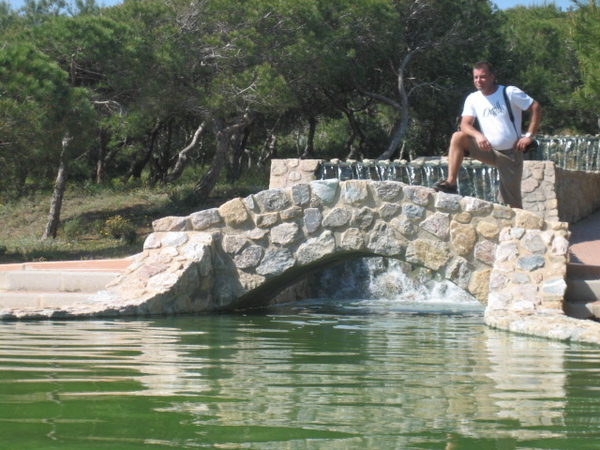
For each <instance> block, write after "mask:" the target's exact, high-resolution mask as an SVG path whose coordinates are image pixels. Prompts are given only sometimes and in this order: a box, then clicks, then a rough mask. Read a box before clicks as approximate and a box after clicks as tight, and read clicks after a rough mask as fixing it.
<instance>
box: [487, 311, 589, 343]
mask: <svg viewBox="0 0 600 450" xmlns="http://www.w3.org/2000/svg"><path fill="white" fill-rule="evenodd" d="M485 323H486V324H487V325H488V326H490V327H492V328H497V329H500V330H506V331H510V332H513V333H518V334H525V335H529V336H537V337H544V338H548V339H555V340H561V341H568V342H577V343H584V344H596V345H598V344H600V323H598V322H595V321H593V320H581V319H575V318H573V317H567V316H565V315H562V314H560V313H558V312H557V313H556V314H552V313H537V314H531V315H521V314H517V313H512V314H511V313H498V312H494V313H493V314H489V313H488V312H486V315H485Z"/></svg>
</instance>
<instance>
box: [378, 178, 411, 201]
mask: <svg viewBox="0 0 600 450" xmlns="http://www.w3.org/2000/svg"><path fill="white" fill-rule="evenodd" d="M403 186H404V185H403V184H402V183H400V182H398V181H383V182H380V183H374V184H373V188H374V190H375V193H376V194H377V196H378V197H379V198H380V199H381V200H383V201H388V202H389V201H393V200H400V198H401V197H400V194H401V193H402V188H403Z"/></svg>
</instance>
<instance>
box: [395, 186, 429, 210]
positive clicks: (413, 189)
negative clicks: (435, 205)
mask: <svg viewBox="0 0 600 450" xmlns="http://www.w3.org/2000/svg"><path fill="white" fill-rule="evenodd" d="M402 192H403V193H404V196H405V197H406V198H408V199H409V200H410V201H411V202H413V203H414V204H416V205H420V206H427V205H428V204H429V196H430V195H431V194H432V193H433V192H434V191H433V190H432V189H430V188H427V187H423V186H404V188H402Z"/></svg>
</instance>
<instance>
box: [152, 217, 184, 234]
mask: <svg viewBox="0 0 600 450" xmlns="http://www.w3.org/2000/svg"><path fill="white" fill-rule="evenodd" d="M152 228H153V229H154V231H188V230H191V229H192V225H191V224H190V222H189V220H188V218H187V217H173V216H170V217H163V218H162V219H158V220H155V221H154V222H152Z"/></svg>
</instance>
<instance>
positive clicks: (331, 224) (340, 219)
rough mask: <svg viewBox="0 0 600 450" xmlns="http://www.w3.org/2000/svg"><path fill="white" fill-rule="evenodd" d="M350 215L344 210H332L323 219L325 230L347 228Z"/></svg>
mask: <svg viewBox="0 0 600 450" xmlns="http://www.w3.org/2000/svg"><path fill="white" fill-rule="evenodd" d="M351 219H352V213H351V212H350V211H348V210H347V209H344V208H333V209H332V210H331V211H329V213H328V214H327V215H326V216H325V218H324V219H323V226H324V227H325V228H340V227H345V226H348V224H349V223H350V220H351Z"/></svg>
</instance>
